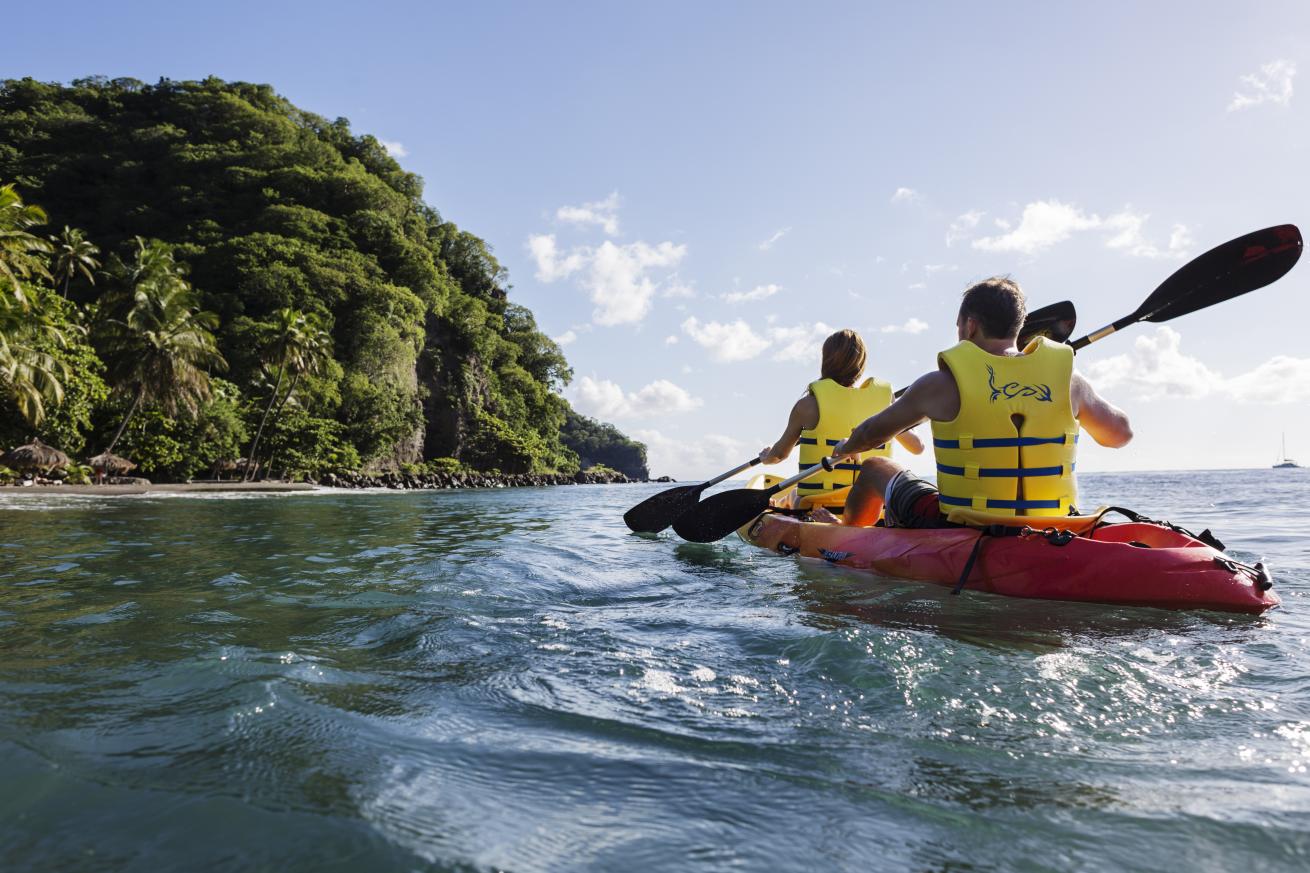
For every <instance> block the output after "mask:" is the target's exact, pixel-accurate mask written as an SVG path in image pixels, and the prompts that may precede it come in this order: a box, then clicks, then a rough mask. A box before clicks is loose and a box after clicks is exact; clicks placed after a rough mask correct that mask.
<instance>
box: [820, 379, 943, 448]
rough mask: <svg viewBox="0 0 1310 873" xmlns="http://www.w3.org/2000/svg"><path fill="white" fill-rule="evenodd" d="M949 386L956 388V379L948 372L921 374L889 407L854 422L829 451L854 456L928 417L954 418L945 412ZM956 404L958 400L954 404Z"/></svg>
mask: <svg viewBox="0 0 1310 873" xmlns="http://www.w3.org/2000/svg"><path fill="white" fill-rule="evenodd" d="M948 388H949V389H950V390H951V391H954V389H955V381H954V379H953V378H952V377H951V375H950V374H949V373H943V372H941V371H938V372H935V373H928V374H926V375H923V376H920V377H919V378H918V379H916V380H915V382H914V384H913V385H911V386H910V387H909V388H908V389H907V390H906V392H905V393H904V394H902V395H901V396H900V397H899V398H898V399H896V400H895V401H893V402H892V405H891V406H888V407H887V408H886V409H884V410H883V411H882V412H880V413H878V414H877V415H875V416H873V417H871V418H866V419H865V420H864V421H862V422H861V423H860V424H858V425H856V427H855V430H853V431H851V435H850V436H849V437H847V438H846V439H845V440H843V441H842V442H841V444H840V445H838V446H836V447H835V448H834V449H833V452H832V453H833V454H834V455H854V454H857V453H859V452H867V451H868V450H869V449H872V448H874V447H875V446H880V445H882V444H883V443H885V442H887V441H888V440H890V439H892V438H894V437H895V436H896V435H897V434H899V433H901V432H902V431H906V430H909V429H910V428H912V427H914V426H915V425H917V424H921V423H922V422H924V421H926V420H927V419H929V418H940V419H942V420H948V419H951V418H954V417H955V413H952V414H950V415H945V414H944V410H945V408H946V406H947V405H948V403H947V402H946V400H947V399H948V398H944V397H943V393H944V392H945V391H946V389H948ZM958 403H959V401H958V399H957V400H956V404H957V406H958Z"/></svg>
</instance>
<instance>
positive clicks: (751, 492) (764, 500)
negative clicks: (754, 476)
mask: <svg viewBox="0 0 1310 873" xmlns="http://www.w3.org/2000/svg"><path fill="white" fill-rule="evenodd" d="M772 496H773V491H772V490H771V489H770V490H765V491H761V490H759V489H756V488H738V489H736V490H735V491H720V492H719V493H718V494H715V495H714V496H712V497H708V498H706V499H705V500H702V501H701V502H700V503H699V504H697V505H696V506H695V507H693V508H692V509H690V510H688V511H687V512H686V513H685V514H683V515H681V516H679V517H678V520H677V521H675V522H674V523H673V530H674V532H675V533H677V535H678V536H680V537H682V538H683V539H684V540H687V541H688V542H693V543H712V542H714V541H715V540H721V539H723V538H724V537H726V536H727V535H728V534H730V533H732V532H733V531H735V530H736V529H737V528H739V527H741V526H742V525H743V524H745V523H746V522H748V521H750V520H751V519H752V518H754V517H755V516H757V515H759V514H760V513H761V512H763V511H764V510H766V509H768V508H769V498H770V497H772Z"/></svg>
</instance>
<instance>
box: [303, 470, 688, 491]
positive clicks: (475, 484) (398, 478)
mask: <svg viewBox="0 0 1310 873" xmlns="http://www.w3.org/2000/svg"><path fill="white" fill-rule="evenodd" d="M665 480H667V477H664V479H661V480H655V481H665ZM311 481H312V480H311ZM640 481H642V480H640V479H629V478H628V477H627V476H625V475H623V474H622V473H619V472H615V471H600V470H583V471H581V472H578V473H573V474H571V475H570V474H566V473H398V472H393V473H380V474H378V475H368V474H365V473H329V474H327V475H326V476H324V477H323V478H322V479H319V480H318V481H317V482H313V484H316V485H323V486H326V487H328V488H393V489H395V490H398V491H419V490H425V489H453V488H532V487H542V486H546V485H611V484H620V483H622V484H627V483H631V482H640ZM667 481H672V480H667Z"/></svg>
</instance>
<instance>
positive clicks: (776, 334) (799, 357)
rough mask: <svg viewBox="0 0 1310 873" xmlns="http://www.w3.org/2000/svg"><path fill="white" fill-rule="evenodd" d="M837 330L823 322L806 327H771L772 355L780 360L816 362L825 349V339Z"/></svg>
mask: <svg viewBox="0 0 1310 873" xmlns="http://www.w3.org/2000/svg"><path fill="white" fill-rule="evenodd" d="M834 330H835V328H831V327H829V326H828V325H826V324H824V323H823V322H821V321H820V322H818V323H816V324H813V325H810V326H809V327H805V326H803V325H801V326H797V327H774V328H770V329H769V338H770V339H771V340H772V342H773V344H774V350H773V352H772V353H771V355H772V357H773V358H774V359H776V360H779V361H800V362H802V363H815V364H817V363H818V361H819V355H820V353H821V352H822V349H823V341H824V340H826V339H827V338H828V337H829V336H830V335H831V334H832V333H833V331H834Z"/></svg>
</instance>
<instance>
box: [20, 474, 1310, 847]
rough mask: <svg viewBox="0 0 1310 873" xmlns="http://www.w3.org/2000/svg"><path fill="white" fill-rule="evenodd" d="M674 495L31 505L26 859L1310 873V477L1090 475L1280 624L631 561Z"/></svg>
mask: <svg viewBox="0 0 1310 873" xmlns="http://www.w3.org/2000/svg"><path fill="white" fill-rule="evenodd" d="M659 487H660V486H656V485H651V486H580V487H571V488H555V489H520V490H497V491H483V492H435V493H433V492H429V493H414V492H406V493H319V494H294V495H279V496H259V497H255V496H250V495H241V496H240V497H237V498H235V499H217V498H215V497H213V496H206V497H204V498H195V497H177V496H170V497H167V498H156V497H152V496H149V495H145V496H139V497H132V498H127V499H116V500H110V499H97V498H76V497H61V496H59V495H57V494H41V495H36V496H33V495H23V496H22V497H12V496H5V495H4V494H3V492H0V764H2V765H3V772H4V774H5V777H6V779H5V789H6V790H5V791H4V792H0V857H3V858H5V859H6V865H7V866H8V867H9V868H10V869H68V870H75V869H85V870H104V869H125V870H149V871H151V873H155V871H157V870H160V869H196V870H248V869H277V870H314V871H322V870H337V869H341V870H358V869H368V870H393V869H394V870H413V869H455V870H465V869H467V870H495V869H512V870H562V869H569V870H615V869H624V870H679V871H681V870H687V869H715V870H717V869H723V868H745V869H761V870H763V869H768V870H782V869H795V870H811V869H844V870H861V871H864V870H870V869H909V870H932V869H939V870H960V869H1032V870H1038V869H1052V870H1065V869H1075V868H1076V869H1092V868H1105V869H1131V870H1161V869H1186V868H1201V869H1241V870H1293V869H1305V866H1306V863H1307V858H1310V824H1307V823H1308V822H1310V775H1307V767H1310V679H1308V678H1307V676H1308V675H1310V674H1307V672H1306V667H1305V665H1306V663H1307V655H1308V654H1310V651H1308V646H1307V640H1310V619H1307V611H1306V608H1305V607H1306V603H1307V601H1306V598H1307V592H1308V591H1310V520H1307V519H1306V518H1305V517H1304V516H1300V515H1296V514H1289V515H1287V516H1286V517H1283V518H1281V519H1276V520H1273V521H1270V520H1269V519H1268V517H1267V516H1268V507H1269V506H1271V505H1274V506H1278V505H1282V506H1305V505H1307V500H1306V497H1307V495H1308V494H1310V476H1307V475H1304V471H1277V472H1275V471H1241V472H1237V471H1234V472H1218V473H1191V474H1180V473H1160V474H1133V475H1131V476H1129V475H1116V476H1088V477H1085V479H1084V481H1083V489H1084V491H1085V492H1086V493H1087V494H1088V496H1089V497H1090V498H1092V500H1091V502H1114V503H1117V504H1120V505H1129V506H1134V507H1136V508H1138V509H1141V510H1143V511H1146V512H1148V513H1150V514H1152V515H1157V516H1168V517H1171V518H1173V519H1175V520H1176V521H1179V522H1180V523H1183V524H1186V525H1188V526H1192V527H1196V528H1199V527H1207V526H1208V527H1211V528H1213V529H1214V531H1215V532H1216V533H1217V534H1218V535H1219V536H1220V537H1221V538H1223V539H1224V540H1225V541H1226V542H1227V543H1228V545H1229V547H1230V550H1231V551H1233V552H1234V553H1235V554H1236V555H1238V556H1239V557H1242V558H1244V559H1252V560H1254V559H1263V560H1266V561H1267V562H1269V563H1270V564H1271V565H1272V566H1273V568H1274V572H1275V577H1276V579H1277V585H1278V590H1279V591H1280V592H1281V594H1282V596H1283V598H1284V603H1285V606H1284V608H1283V609H1282V610H1279V611H1275V612H1274V613H1271V614H1269V615H1267V616H1265V617H1264V618H1261V619H1249V618H1237V617H1233V616H1227V615H1220V614H1213V613H1203V612H1191V613H1188V612H1165V611H1158V610H1149V609H1133V608H1113V607H1104V606H1096V605H1089V604H1068V603H1050V602H1042V601H1023V600H1014V599H1008V598H1000V597H994V596H990V595H984V594H978V593H973V592H967V593H966V594H965V595H964V596H960V597H952V596H951V595H950V594H949V592H948V591H946V590H945V589H942V588H938V587H935V586H925V585H919V584H915V583H911V582H904V581H898V580H888V579H879V578H874V577H871V576H868V575H866V574H861V573H857V572H853V571H850V570H844V569H840V568H835V567H830V566H827V565H823V564H817V563H812V562H798V561H795V560H793V559H785V558H780V557H777V556H773V555H769V554H766V553H764V552H762V551H759V550H755V549H752V548H750V547H748V546H746V545H745V544H744V543H741V542H739V541H737V540H735V539H734V540H731V541H724V542H722V543H717V544H712V545H695V544H689V543H683V542H680V541H679V540H677V539H676V537H674V536H672V534H671V533H666V534H663V535H660V536H658V537H649V536H635V535H632V534H629V533H628V532H627V530H626V528H624V527H623V525H622V522H621V521H620V516H621V514H622V512H623V510H624V509H626V508H627V507H628V506H630V505H631V504H633V503H635V502H637V501H638V500H640V499H642V498H643V497H644V496H646V495H648V494H650V493H653V492H654V491H655V490H658V488H659ZM1096 498H1100V500H1097V499H1096Z"/></svg>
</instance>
